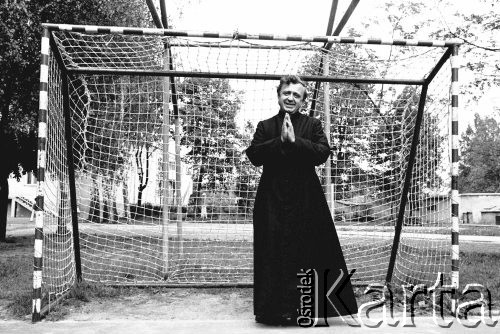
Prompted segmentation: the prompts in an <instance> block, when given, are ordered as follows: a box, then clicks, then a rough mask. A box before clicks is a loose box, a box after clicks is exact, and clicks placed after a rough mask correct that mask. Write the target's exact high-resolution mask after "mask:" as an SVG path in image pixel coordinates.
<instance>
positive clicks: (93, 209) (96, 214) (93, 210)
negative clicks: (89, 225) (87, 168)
mask: <svg viewBox="0 0 500 334" xmlns="http://www.w3.org/2000/svg"><path fill="white" fill-rule="evenodd" d="M99 197H100V196H99V186H98V185H97V180H96V179H95V176H94V175H93V176H92V195H91V198H90V210H89V217H88V220H89V221H91V222H93V223H100V216H101V203H100V201H99Z"/></svg>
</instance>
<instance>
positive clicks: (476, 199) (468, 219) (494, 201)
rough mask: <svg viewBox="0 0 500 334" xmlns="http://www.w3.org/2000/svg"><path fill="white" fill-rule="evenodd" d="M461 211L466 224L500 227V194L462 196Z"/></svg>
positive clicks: (461, 217)
mask: <svg viewBox="0 0 500 334" xmlns="http://www.w3.org/2000/svg"><path fill="white" fill-rule="evenodd" d="M459 210H460V212H459V217H460V220H461V222H462V223H464V224H484V225H500V193H464V194H460V206H459Z"/></svg>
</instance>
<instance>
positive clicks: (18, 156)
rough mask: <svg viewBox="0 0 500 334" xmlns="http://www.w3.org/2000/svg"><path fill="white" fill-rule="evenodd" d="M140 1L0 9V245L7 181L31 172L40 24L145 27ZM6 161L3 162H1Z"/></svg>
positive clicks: (71, 0) (62, 0) (13, 3)
mask: <svg viewBox="0 0 500 334" xmlns="http://www.w3.org/2000/svg"><path fill="white" fill-rule="evenodd" d="M146 13H147V8H146V6H145V4H144V2H143V1H139V0H134V1H125V0H120V1H112V0H101V1H99V0H85V1H81V0H80V1H76V0H52V1H48V0H44V1H42V0H41V1H27V0H24V1H23V0H21V1H18V0H6V1H3V2H2V6H0V143H1V144H0V156H2V157H4V162H3V163H2V164H1V165H0V241H4V240H5V236H6V224H7V204H8V183H7V180H8V177H9V175H10V174H11V173H14V175H15V176H16V177H18V178H19V177H20V176H21V173H23V172H26V171H32V170H35V169H36V147H37V144H36V140H37V139H36V138H37V134H36V129H37V125H36V119H37V109H38V90H39V66H40V64H39V59H40V37H41V32H42V28H41V23H42V22H56V23H68V24H101V25H139V26H140V25H145V24H149V25H151V23H150V22H149V20H146V19H145V17H147V16H145V15H144V14H146ZM7 157H8V158H7Z"/></svg>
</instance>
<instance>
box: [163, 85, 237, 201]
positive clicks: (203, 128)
mask: <svg viewBox="0 0 500 334" xmlns="http://www.w3.org/2000/svg"><path fill="white" fill-rule="evenodd" d="M177 91H178V103H179V115H180V120H181V127H182V133H181V135H182V137H181V140H180V144H181V145H182V146H184V147H186V148H187V151H188V153H187V154H186V155H185V156H184V157H183V160H184V162H185V163H186V164H188V165H190V166H193V179H194V193H193V196H194V198H200V197H201V193H202V192H203V191H204V190H205V191H217V190H226V191H227V190H230V189H228V187H230V186H231V185H234V183H235V181H236V175H235V174H236V173H237V172H236V171H235V166H237V165H239V163H238V162H239V161H240V158H241V153H242V151H243V149H244V148H243V147H241V145H242V144H241V143H242V142H241V134H240V132H239V130H238V128H237V125H236V122H235V117H236V115H237V113H238V110H239V108H240V104H241V97H240V96H241V93H240V92H238V91H235V90H234V89H233V88H232V87H231V86H230V84H229V80H227V79H210V78H186V79H184V80H182V81H181V82H179V83H178V84H177ZM173 123H174V120H173V118H172V121H171V124H173Z"/></svg>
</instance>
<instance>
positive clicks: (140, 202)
mask: <svg viewBox="0 0 500 334" xmlns="http://www.w3.org/2000/svg"><path fill="white" fill-rule="evenodd" d="M143 189H144V188H142V187H139V192H138V193H137V206H141V205H142V190H143Z"/></svg>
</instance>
